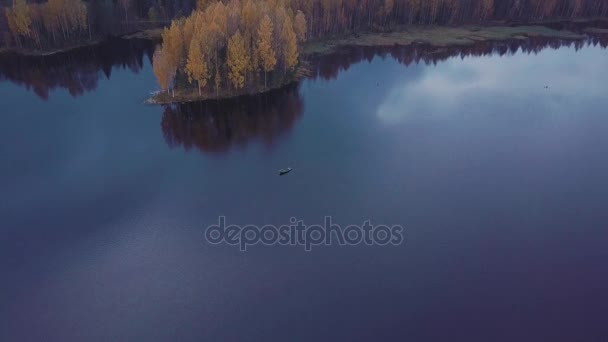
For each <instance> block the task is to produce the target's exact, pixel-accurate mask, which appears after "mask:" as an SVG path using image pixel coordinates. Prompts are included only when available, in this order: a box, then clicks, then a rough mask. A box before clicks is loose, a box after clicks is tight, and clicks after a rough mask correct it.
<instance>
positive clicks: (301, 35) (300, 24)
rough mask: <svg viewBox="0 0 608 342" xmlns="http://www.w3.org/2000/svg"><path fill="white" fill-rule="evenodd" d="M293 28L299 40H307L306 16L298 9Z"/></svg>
mask: <svg viewBox="0 0 608 342" xmlns="http://www.w3.org/2000/svg"><path fill="white" fill-rule="evenodd" d="M293 29H294V31H295V32H296V36H297V37H298V42H304V41H306V17H305V16H304V13H302V11H300V10H298V12H297V13H296V17H295V19H294V23H293Z"/></svg>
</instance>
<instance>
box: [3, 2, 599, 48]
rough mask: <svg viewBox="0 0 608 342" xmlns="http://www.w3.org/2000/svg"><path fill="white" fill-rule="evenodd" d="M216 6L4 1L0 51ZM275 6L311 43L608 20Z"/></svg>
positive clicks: (456, 6) (519, 10)
mask: <svg viewBox="0 0 608 342" xmlns="http://www.w3.org/2000/svg"><path fill="white" fill-rule="evenodd" d="M215 1H217V0H48V1H44V0H0V8H1V9H3V11H2V12H4V13H2V15H0V45H18V46H25V47H27V48H35V49H43V48H53V47H62V46H66V45H70V44H74V43H78V42H82V41H85V40H90V39H91V38H95V37H103V36H105V35H108V34H121V33H125V32H131V31H135V30H138V29H142V28H149V27H156V26H160V25H165V24H168V22H169V21H170V20H172V19H174V18H181V17H183V16H185V15H188V14H189V13H191V12H192V10H193V9H197V8H198V9H199V10H204V9H205V7H206V6H207V5H208V4H210V3H213V2H215ZM240 1H243V0H240ZM255 2H256V3H257V0H256V1H255ZM276 3H281V4H282V6H283V7H284V8H285V9H286V10H291V11H293V12H294V13H296V12H297V11H298V10H299V11H301V12H302V13H303V14H304V16H305V18H306V19H307V32H308V36H309V37H310V38H323V37H325V36H327V35H332V34H342V33H353V32H359V31H363V30H368V31H369V30H390V29H393V28H394V27H395V26H399V25H406V24H425V25H432V24H448V25H454V24H460V23H479V22H483V21H490V20H499V21H520V22H526V21H539V20H547V19H552V18H560V19H569V18H579V17H606V16H608V0H273V1H270V2H269V3H268V4H269V5H270V7H273V6H274V5H275V4H276ZM226 5H227V3H226ZM275 24H276V23H275ZM279 24H281V23H279Z"/></svg>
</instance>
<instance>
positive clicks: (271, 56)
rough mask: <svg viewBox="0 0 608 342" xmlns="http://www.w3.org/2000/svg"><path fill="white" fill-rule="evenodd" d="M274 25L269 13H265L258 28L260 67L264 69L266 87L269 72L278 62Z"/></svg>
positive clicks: (265, 85)
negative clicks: (273, 43) (274, 47)
mask: <svg viewBox="0 0 608 342" xmlns="http://www.w3.org/2000/svg"><path fill="white" fill-rule="evenodd" d="M273 30H274V27H273V25H272V21H271V20H270V17H269V16H268V15H264V18H263V19H262V21H261V22H260V27H259V28H258V42H257V43H258V49H257V52H258V55H259V58H260V67H261V68H262V70H263V71H264V88H266V87H267V81H266V78H267V76H266V75H267V74H268V72H269V71H272V70H274V66H275V65H276V64H277V58H276V55H275V52H274V49H273V46H272V33H273Z"/></svg>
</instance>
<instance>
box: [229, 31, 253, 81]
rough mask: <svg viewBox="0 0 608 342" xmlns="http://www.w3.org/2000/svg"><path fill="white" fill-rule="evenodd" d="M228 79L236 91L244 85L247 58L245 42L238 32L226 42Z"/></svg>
mask: <svg viewBox="0 0 608 342" xmlns="http://www.w3.org/2000/svg"><path fill="white" fill-rule="evenodd" d="M227 64H228V70H229V72H228V78H229V79H230V82H232V84H233V85H234V87H235V88H236V89H240V88H243V86H244V85H245V73H246V72H247V68H248V64H249V57H248V54H247V49H246V48H245V41H244V40H243V37H242V36H241V32H240V31H238V30H237V31H236V33H235V34H234V35H232V37H231V38H230V41H229V42H228V56H227Z"/></svg>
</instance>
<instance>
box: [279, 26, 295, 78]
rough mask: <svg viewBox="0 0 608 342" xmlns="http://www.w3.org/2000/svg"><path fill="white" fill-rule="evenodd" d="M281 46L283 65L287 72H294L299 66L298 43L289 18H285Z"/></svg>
mask: <svg viewBox="0 0 608 342" xmlns="http://www.w3.org/2000/svg"><path fill="white" fill-rule="evenodd" d="M281 46H282V48H283V51H282V52H283V53H282V55H283V63H284V65H285V69H286V70H293V68H294V67H295V66H296V64H298V43H297V38H296V34H295V32H294V31H293V25H292V23H291V18H289V16H287V17H285V22H283V29H282V32H281Z"/></svg>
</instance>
